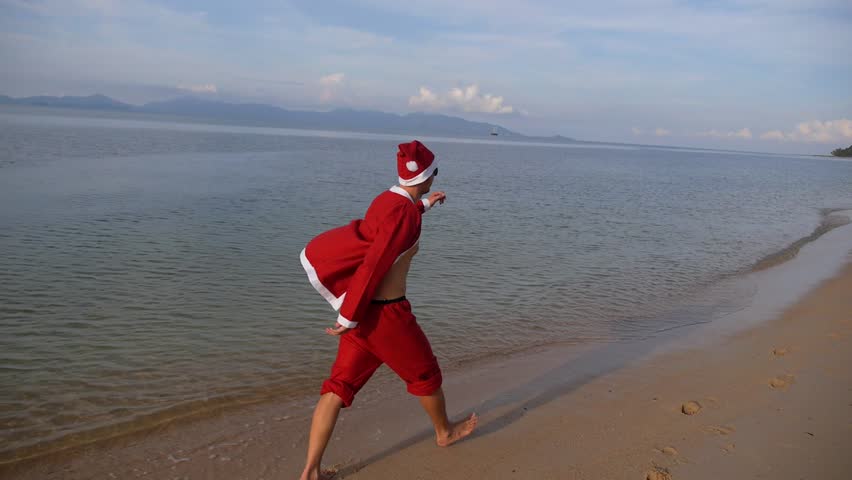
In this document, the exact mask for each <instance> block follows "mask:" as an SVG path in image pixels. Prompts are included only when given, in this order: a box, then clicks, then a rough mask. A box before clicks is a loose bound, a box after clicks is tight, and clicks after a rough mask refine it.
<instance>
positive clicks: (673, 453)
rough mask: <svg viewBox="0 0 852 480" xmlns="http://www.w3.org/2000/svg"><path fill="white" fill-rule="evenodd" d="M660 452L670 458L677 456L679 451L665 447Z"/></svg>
mask: <svg viewBox="0 0 852 480" xmlns="http://www.w3.org/2000/svg"><path fill="white" fill-rule="evenodd" d="M660 451H661V452H663V453H664V454H666V455H668V456H670V457H674V456H677V450H676V449H675V448H674V447H665V448H663V449H662V450H660Z"/></svg>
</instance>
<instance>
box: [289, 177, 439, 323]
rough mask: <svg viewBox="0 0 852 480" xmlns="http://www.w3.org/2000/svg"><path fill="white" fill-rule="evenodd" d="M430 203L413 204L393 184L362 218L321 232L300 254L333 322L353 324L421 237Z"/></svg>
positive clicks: (403, 191) (403, 192)
mask: <svg viewBox="0 0 852 480" xmlns="http://www.w3.org/2000/svg"><path fill="white" fill-rule="evenodd" d="M429 208H430V205H429V201H428V200H426V199H423V200H422V201H420V202H414V200H413V199H412V198H411V196H410V195H408V192H406V191H405V190H404V189H402V188H400V187H397V186H394V187H391V189H390V190H387V191H385V192H383V193H381V194H379V196H377V197H376V198H375V200H373V203H372V204H370V208H368V209H367V213H366V214H365V215H364V219H363V220H362V219H358V220H352V222H350V223H349V224H348V225H345V226H342V227H338V228H334V229H332V230H329V231H327V232H323V233H321V234H319V235H317V236H316V237H314V239H313V240H311V241H310V242H309V243H308V245H307V246H306V247H305V248H304V249H303V250H302V253H301V255H300V256H301V260H302V267H304V269H305V272H306V273H307V274H308V280H310V282H311V285H313V286H314V288H316V289H317V291H318V292H319V293H320V295H322V296H323V298H325V299H326V300H327V301H328V303H330V304H331V306H332V308H334V309H335V310H339V311H340V314H339V315H338V317H337V322H338V323H339V324H341V325H343V326H345V327H349V328H354V327H356V326H358V322H359V321H360V319H361V315H363V313H364V311H365V309H366V307H367V305H368V304H369V303H370V301H371V300H372V299H373V294H374V292H375V291H376V288H377V287H378V286H379V283H380V282H381V281H382V278H384V276H385V274H387V272H388V270H390V267H391V266H392V265H393V264H394V263H395V262H396V260H397V259H398V258H399V257H400V256H401V255H402V254H403V253H405V252H406V251H407V250H408V249H410V248H411V247H413V246H414V245H416V244H417V242H418V240H419V239H420V217H421V215H422V214H423V213H424V212H425V211H426V210H428V209H429Z"/></svg>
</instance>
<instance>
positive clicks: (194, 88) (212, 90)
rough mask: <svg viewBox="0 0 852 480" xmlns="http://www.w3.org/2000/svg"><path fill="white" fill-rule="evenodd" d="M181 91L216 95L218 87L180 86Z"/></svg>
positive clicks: (208, 84)
mask: <svg viewBox="0 0 852 480" xmlns="http://www.w3.org/2000/svg"><path fill="white" fill-rule="evenodd" d="M177 88H178V89H180V90H186V91H189V92H192V93H216V91H217V89H216V85H213V84H212V83H205V84H201V85H178V87H177Z"/></svg>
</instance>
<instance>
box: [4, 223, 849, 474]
mask: <svg viewBox="0 0 852 480" xmlns="http://www.w3.org/2000/svg"><path fill="white" fill-rule="evenodd" d="M820 217H821V220H820V222H819V223H818V224H817V226H816V227H815V228H814V230H813V232H812V233H811V234H810V235H807V236H805V237H802V238H800V239H798V240H796V241H794V242H793V243H791V244H790V245H788V246H786V247H783V248H782V249H780V250H778V251H776V252H773V253H771V254H769V255H767V256H765V257H763V258H761V259H760V260H758V261H757V262H755V263H754V264H752V265H751V266H750V267H745V269H744V271H743V272H741V273H739V274H731V276H730V277H727V278H725V277H723V278H721V279H717V280H716V281H714V282H713V283H712V284H711V285H710V286H705V287H704V288H703V289H702V290H699V291H698V293H697V294H695V295H693V294H690V295H689V296H688V297H685V298H687V299H688V300H685V301H684V302H683V303H684V305H682V307H687V306H689V307H697V306H699V305H702V304H704V303H707V302H710V303H713V302H716V303H717V305H716V307H717V310H718V311H717V312H715V313H714V314H712V315H709V316H708V315H707V314H706V313H705V312H696V311H694V310H693V311H690V310H689V309H688V308H680V307H676V308H675V309H673V310H671V311H669V312H667V313H666V314H664V315H663V316H661V317H658V318H657V320H658V321H659V323H660V326H661V327H662V328H661V329H660V330H659V331H657V332H655V333H654V335H659V334H663V333H664V332H665V331H667V330H669V329H684V328H690V327H694V326H695V325H696V324H702V323H707V322H711V321H713V322H715V321H717V320H718V319H719V318H721V317H725V316H729V315H730V313H723V311H724V310H725V309H731V308H734V311H735V312H736V309H737V308H741V307H732V305H733V304H734V303H736V301H733V302H732V300H731V298H728V297H731V294H730V292H732V291H734V290H747V289H748V288H743V287H742V286H741V285H738V283H742V281H743V279H747V278H749V277H753V276H755V275H756V274H759V273H760V272H762V271H764V270H767V269H773V270H775V269H778V268H779V267H781V268H785V267H784V264H786V263H789V262H791V261H792V260H794V259H795V258H796V257H797V256H798V254H799V251H800V250H801V249H802V248H809V246H810V245H812V244H813V243H814V242H819V241H820V240H821V239H822V238H823V237H824V236H825V235H826V234H828V233H830V232H832V231H833V230H835V229H837V228H839V227H844V226H846V225H848V224H849V223H850V217H852V210H848V209H844V208H825V209H821V210H820ZM804 263H805V262H800V264H804ZM830 275H831V273H830V272H822V273H817V274H816V277H818V278H828V277H829V276H830ZM714 290H715V292H714ZM718 292H724V293H722V294H719V293H718ZM803 293H804V292H799V293H797V294H796V295H801V294H803ZM741 300H742V299H741V298H738V300H737V301H741ZM725 302H727V303H731V305H726V306H725V307H724V308H723V307H722V306H721V304H722V303H725ZM763 316H764V317H767V315H765V314H764V315H763ZM681 318H689V319H692V320H694V321H695V323H683V322H682V320H681ZM672 319H675V320H673V321H672ZM670 321H671V323H672V324H673V325H672V326H667V323H668V322H670ZM625 341H626V342H629V341H630V340H628V339H625V338H620V337H619V335H618V334H616V335H614V336H613V337H611V338H599V339H597V340H596V341H592V342H585V341H580V342H578V341H572V340H571V339H554V340H552V341H550V342H548V343H544V344H531V345H528V346H524V347H521V348H518V349H513V350H511V351H508V352H491V353H487V354H483V355H480V356H477V357H475V358H468V359H461V360H455V361H451V362H450V361H445V363H444V364H443V367H444V370H445V373H450V374H454V375H464V372H465V371H467V370H471V369H477V368H482V366H483V365H488V364H490V363H495V362H499V361H500V360H501V359H502V358H504V357H511V358H515V357H520V356H525V355H529V354H533V355H534V354H535V353H536V352H540V351H543V350H549V349H558V350H562V349H567V350H572V349H581V350H582V349H595V348H602V347H604V346H606V345H607V344H609V343H612V342H616V343H618V342H625ZM394 380H395V377H393V375H392V374H390V373H389V372H387V371H386V369H380V371H379V372H378V373H377V376H376V378H374V379H373V380H371V385H375V386H377V387H388V386H389V385H391V384H392V383H393V382H394ZM369 389H370V387H368V389H367V390H369ZM275 392H276V390H264V391H263V393H262V394H261V395H238V396H223V397H221V398H219V397H217V398H211V399H209V400H205V401H198V400H195V401H190V402H186V403H182V404H178V405H175V406H173V407H170V408H168V409H165V410H162V411H158V412H154V413H152V414H147V415H145V416H144V417H142V418H140V419H132V420H128V421H123V422H119V423H115V424H107V425H102V426H98V427H93V428H90V429H86V430H83V431H80V432H77V433H73V434H65V435H63V436H62V437H59V438H57V439H52V440H49V441H47V442H40V443H37V444H33V445H30V446H26V447H22V448H20V449H18V450H15V451H8V452H4V454H3V455H0V475H2V471H3V468H4V467H6V468H9V466H12V467H14V466H15V465H16V464H19V463H22V462H23V463H30V462H38V461H39V459H41V458H47V459H49V458H50V457H52V456H54V455H64V454H66V453H67V452H76V451H80V450H85V449H86V448H89V447H96V446H97V445H103V444H104V443H108V442H114V441H121V439H122V438H124V437H128V438H134V437H136V436H140V435H141V436H143V437H144V436H146V435H147V434H148V432H149V431H156V430H159V429H161V428H164V427H168V426H170V425H171V426H178V425H183V424H187V423H192V422H203V421H205V420H206V419H208V418H212V417H216V416H219V415H223V414H225V413H234V412H240V411H241V410H244V409H245V408H246V407H247V406H252V405H257V404H275V403H277V404H299V403H300V402H303V401H307V402H308V403H310V402H313V400H314V395H313V392H312V391H311V393H310V394H302V395H296V396H290V395H288V396H287V397H286V398H285V399H284V400H281V399H278V397H276V394H275ZM279 393H280V392H279ZM361 396H363V394H362V395H361ZM237 414H239V413H237ZM12 454H15V455H16V456H13V455H12Z"/></svg>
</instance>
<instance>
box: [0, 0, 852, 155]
mask: <svg viewBox="0 0 852 480" xmlns="http://www.w3.org/2000/svg"><path fill="white" fill-rule="evenodd" d="M850 50H852V1H850V0H809V1H808V0H715V1H714V0H707V1H667V0H613V1H609V0H597V1H588V0H585V1H575V2H572V1H560V0H542V1H538V0H531V1H506V0H488V1H485V0H418V1H417V2H401V1H399V0H394V1H391V0H360V1H357V2H355V1H345V0H325V1H319V0H310V1H300V0H289V1H288V0H243V1H241V2H234V1H228V2H226V1H219V0H205V1H201V0H175V1H170V2H166V1H160V0H0V65H2V66H3V67H2V69H0V94H5V95H10V96H13V97H21V96H30V95H89V94H93V93H103V94H105V95H108V96H111V97H113V98H116V99H118V100H121V101H126V102H128V103H135V104H141V103H145V102H148V101H153V100H163V99H168V98H173V97H177V96H183V95H195V96H199V97H203V98H210V99H215V100H220V101H227V102H258V103H268V104H272V105H277V106H280V107H284V108H290V109H303V110H330V109H333V108H340V107H345V108H356V109H365V110H381V111H387V112H394V113H409V112H419V111H425V112H436V113H445V114H449V115H455V116H460V117H463V118H467V119H470V120H476V121H487V122H491V123H496V124H499V125H502V126H505V127H507V128H510V129H512V130H515V131H518V132H520V133H524V134H528V135H556V134H560V135H564V136H569V137H574V138H577V139H582V140H593V141H606V142H624V143H643V144H658V145H681V146H694V147H710V148H723V149H736V150H757V151H770V152H785V153H828V152H829V151H831V150H832V149H834V148H837V147H840V146H843V147H845V146H848V145H850V144H852V52H850Z"/></svg>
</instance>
